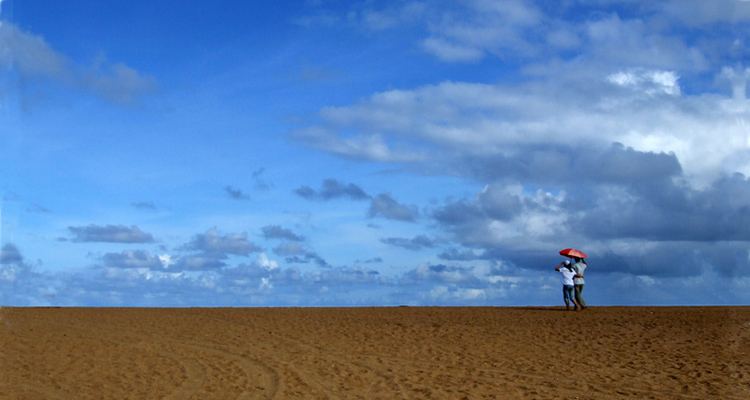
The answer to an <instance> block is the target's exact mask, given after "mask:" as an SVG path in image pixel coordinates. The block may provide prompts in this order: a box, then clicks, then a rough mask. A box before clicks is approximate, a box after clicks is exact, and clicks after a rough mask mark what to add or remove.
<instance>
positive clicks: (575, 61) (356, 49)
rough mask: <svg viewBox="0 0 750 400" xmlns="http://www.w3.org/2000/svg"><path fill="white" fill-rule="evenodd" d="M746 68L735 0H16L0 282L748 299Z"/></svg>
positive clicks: (266, 300)
mask: <svg viewBox="0 0 750 400" xmlns="http://www.w3.org/2000/svg"><path fill="white" fill-rule="evenodd" d="M749 78H750V1H742V0H714V1H702V0H662V1H653V0H648V1H646V0H643V1H638V0H579V1H572V0H562V1H558V0H555V1H552V0H540V1H525V0H506V1H502V2H498V1H492V0H458V1H454V0H451V1H448V0H445V1H443V0H433V1H427V2H423V1H410V0H391V1H378V0H365V1H337V0H281V1H275V2H253V1H244V0H225V1H222V2H219V3H211V2H206V1H196V0H185V1H180V2H175V1H165V0H149V1H145V0H136V1H128V2H108V1H100V0H80V1H76V2H53V1H46V0H0V121H2V122H1V123H0V173H1V174H0V195H2V205H1V208H0V223H1V226H0V227H1V230H0V246H1V248H2V253H1V254H0V305H4V306H143V307H186V306H206V307H208V306H227V307H246V306H247V307H256V306H396V305H411V306H559V305H562V304H563V301H562V293H561V277H560V274H559V273H557V272H555V271H554V268H555V267H556V266H557V265H558V264H559V263H560V261H562V260H563V259H564V258H563V257H561V256H560V255H559V254H558V252H559V251H560V250H562V249H565V248H576V249H580V250H582V251H584V252H585V253H586V254H587V255H588V264H589V268H588V269H587V270H586V286H585V290H584V297H585V298H586V301H587V303H588V305H589V306H596V305H603V306H608V305H746V304H749V303H750V181H749V180H748V176H749V175H750V125H749V121H750V102H749V101H748V79H749Z"/></svg>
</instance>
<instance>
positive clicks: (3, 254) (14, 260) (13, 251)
mask: <svg viewBox="0 0 750 400" xmlns="http://www.w3.org/2000/svg"><path fill="white" fill-rule="evenodd" d="M22 263H23V256H21V252H20V251H18V247H16V246H15V245H13V244H11V243H6V244H5V245H3V248H2V250H0V264H4V265H10V264H19V265H20V264H22Z"/></svg>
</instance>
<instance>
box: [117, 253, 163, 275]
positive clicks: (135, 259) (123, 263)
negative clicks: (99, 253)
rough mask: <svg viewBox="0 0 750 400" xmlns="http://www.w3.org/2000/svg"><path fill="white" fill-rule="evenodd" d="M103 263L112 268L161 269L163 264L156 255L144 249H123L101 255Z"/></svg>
mask: <svg viewBox="0 0 750 400" xmlns="http://www.w3.org/2000/svg"><path fill="white" fill-rule="evenodd" d="M102 261H103V262H104V265H105V266H107V267H113V268H147V269H156V270H158V269H161V268H162V267H163V266H164V264H163V263H162V261H161V259H160V258H159V257H158V256H152V255H150V254H149V253H148V252H147V251H144V250H123V251H122V252H121V253H107V254H105V255H104V256H103V257H102Z"/></svg>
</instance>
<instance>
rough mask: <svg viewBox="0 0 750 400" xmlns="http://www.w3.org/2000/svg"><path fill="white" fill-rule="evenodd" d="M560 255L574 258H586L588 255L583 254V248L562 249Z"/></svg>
mask: <svg viewBox="0 0 750 400" xmlns="http://www.w3.org/2000/svg"><path fill="white" fill-rule="evenodd" d="M560 255H561V256H565V257H570V258H573V257H578V258H586V255H585V254H583V252H582V251H581V250H576V249H565V250H560Z"/></svg>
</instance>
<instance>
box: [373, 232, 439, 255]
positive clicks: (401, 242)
mask: <svg viewBox="0 0 750 400" xmlns="http://www.w3.org/2000/svg"><path fill="white" fill-rule="evenodd" d="M380 241H381V242H382V243H385V244H388V245H391V246H396V247H402V248H404V249H407V250H413V251H417V250H421V249H423V248H431V247H435V241H434V240H432V239H430V238H428V237H427V236H425V235H417V236H415V237H413V238H411V239H407V238H395V237H391V238H383V239H380Z"/></svg>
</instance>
